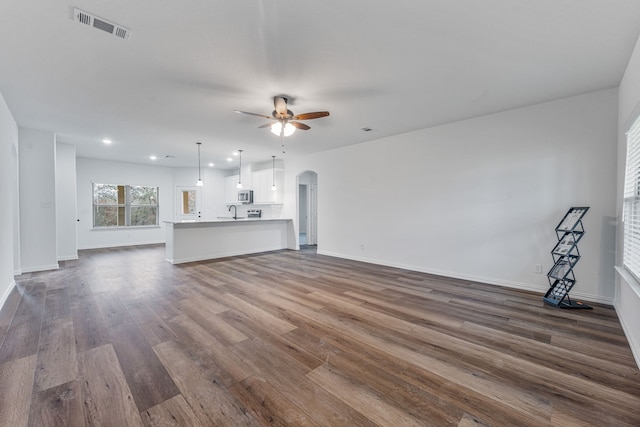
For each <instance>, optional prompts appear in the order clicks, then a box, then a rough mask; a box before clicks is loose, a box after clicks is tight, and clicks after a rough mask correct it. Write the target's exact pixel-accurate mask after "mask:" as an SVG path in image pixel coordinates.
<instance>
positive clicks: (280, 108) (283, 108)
mask: <svg viewBox="0 0 640 427" xmlns="http://www.w3.org/2000/svg"><path fill="white" fill-rule="evenodd" d="M273 106H274V107H275V109H276V113H278V114H280V115H282V116H286V115H287V98H283V97H281V96H274V97H273Z"/></svg>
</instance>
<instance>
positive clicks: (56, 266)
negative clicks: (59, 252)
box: [21, 262, 60, 274]
mask: <svg viewBox="0 0 640 427" xmlns="http://www.w3.org/2000/svg"><path fill="white" fill-rule="evenodd" d="M59 268H60V265H59V264H58V263H57V262H56V263H55V264H48V265H36V266H34V267H28V268H23V269H22V273H21V274H24V273H35V272H37V271H48V270H57V269H59Z"/></svg>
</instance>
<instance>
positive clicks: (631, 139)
mask: <svg viewBox="0 0 640 427" xmlns="http://www.w3.org/2000/svg"><path fill="white" fill-rule="evenodd" d="M622 209H623V212H622V220H623V222H624V247H623V260H622V261H623V264H624V266H625V268H626V269H627V270H628V271H629V272H630V273H631V274H633V276H635V278H636V279H637V280H639V281H640V118H638V119H636V121H635V123H634V124H633V125H632V126H631V129H629V132H628V133H627V168H626V173H625V179H624V202H623V205H622Z"/></svg>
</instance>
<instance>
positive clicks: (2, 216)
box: [0, 93, 20, 308]
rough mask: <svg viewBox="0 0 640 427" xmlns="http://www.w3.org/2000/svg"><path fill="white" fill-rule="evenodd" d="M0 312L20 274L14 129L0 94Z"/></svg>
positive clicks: (9, 112)
mask: <svg viewBox="0 0 640 427" xmlns="http://www.w3.org/2000/svg"><path fill="white" fill-rule="evenodd" d="M0 200H2V204H3V206H2V208H1V209H0V308H2V306H3V304H4V302H5V300H6V299H7V297H8V296H9V292H11V290H12V289H13V286H14V285H15V282H14V280H13V275H14V272H16V273H19V271H20V240H19V238H20V234H19V227H20V221H19V202H18V125H17V124H16V121H15V120H14V118H13V115H12V114H11V111H10V110H9V107H8V106H7V103H6V102H5V100H4V97H3V96H2V94H1V93H0Z"/></svg>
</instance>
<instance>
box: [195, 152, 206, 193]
mask: <svg viewBox="0 0 640 427" xmlns="http://www.w3.org/2000/svg"><path fill="white" fill-rule="evenodd" d="M196 144H197V145H198V182H196V185H197V186H198V187H202V186H203V185H204V183H203V182H202V177H201V176H200V145H202V142H196Z"/></svg>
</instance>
